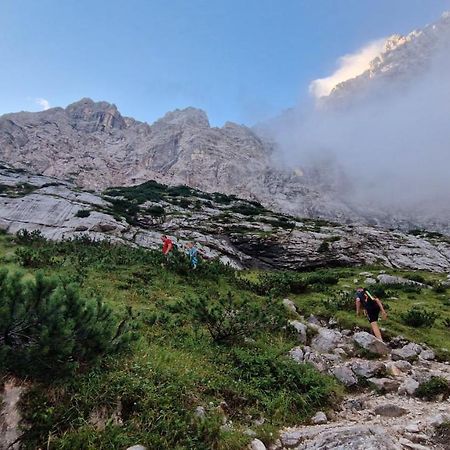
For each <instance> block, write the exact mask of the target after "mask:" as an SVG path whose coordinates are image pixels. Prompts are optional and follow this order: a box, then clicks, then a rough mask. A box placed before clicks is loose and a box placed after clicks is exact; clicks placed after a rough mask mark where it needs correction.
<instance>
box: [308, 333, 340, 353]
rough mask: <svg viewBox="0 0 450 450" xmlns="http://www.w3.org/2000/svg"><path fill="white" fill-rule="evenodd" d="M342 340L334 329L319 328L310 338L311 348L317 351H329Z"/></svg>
mask: <svg viewBox="0 0 450 450" xmlns="http://www.w3.org/2000/svg"><path fill="white" fill-rule="evenodd" d="M341 341H342V334H341V333H340V332H339V331H336V330H330V329H328V328H319V331H318V333H317V335H316V336H314V337H313V339H312V340H311V348H313V349H314V350H316V351H318V352H330V351H332V350H334V349H335V348H336V347H337V346H338V344H339V343H340V342H341Z"/></svg>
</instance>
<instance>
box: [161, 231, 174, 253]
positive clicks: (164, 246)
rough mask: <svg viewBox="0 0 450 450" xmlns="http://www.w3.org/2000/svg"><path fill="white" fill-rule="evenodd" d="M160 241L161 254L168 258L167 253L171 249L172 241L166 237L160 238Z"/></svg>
mask: <svg viewBox="0 0 450 450" xmlns="http://www.w3.org/2000/svg"><path fill="white" fill-rule="evenodd" d="M161 241H162V243H163V244H162V252H163V255H164V256H166V257H168V256H169V253H170V252H171V251H172V249H173V241H172V239H170V238H169V237H167V236H166V235H164V236H161Z"/></svg>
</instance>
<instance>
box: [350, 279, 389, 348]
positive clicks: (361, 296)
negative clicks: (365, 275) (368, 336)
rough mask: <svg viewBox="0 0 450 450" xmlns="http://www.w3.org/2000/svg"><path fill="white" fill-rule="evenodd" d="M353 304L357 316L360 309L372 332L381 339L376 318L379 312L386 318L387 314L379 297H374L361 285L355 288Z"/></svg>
mask: <svg viewBox="0 0 450 450" xmlns="http://www.w3.org/2000/svg"><path fill="white" fill-rule="evenodd" d="M355 304H356V315H357V316H359V314H360V313H361V309H362V310H363V312H364V315H365V316H366V317H367V319H368V320H369V322H370V326H371V328H372V332H373V334H374V335H375V337H376V338H378V339H380V341H382V340H383V338H382V336H381V331H380V327H379V326H378V318H379V315H380V312H381V316H382V317H383V319H384V320H386V319H387V314H386V311H385V310H384V307H383V304H382V303H381V301H380V299H379V298H378V297H374V296H373V295H372V294H371V293H370V292H369V291H368V290H367V289H366V288H362V287H361V288H358V289H357V290H356V298H355Z"/></svg>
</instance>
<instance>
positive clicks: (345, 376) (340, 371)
mask: <svg viewBox="0 0 450 450" xmlns="http://www.w3.org/2000/svg"><path fill="white" fill-rule="evenodd" d="M332 373H333V375H334V376H335V377H336V378H337V379H338V380H339V381H340V382H341V383H342V384H344V385H345V386H347V387H351V386H355V385H356V384H358V380H357V379H356V377H355V375H354V374H353V372H352V371H351V370H350V369H349V368H348V367H346V366H338V367H334V368H333V370H332Z"/></svg>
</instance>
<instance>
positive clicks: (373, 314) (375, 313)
mask: <svg viewBox="0 0 450 450" xmlns="http://www.w3.org/2000/svg"><path fill="white" fill-rule="evenodd" d="M366 312H367V318H368V319H369V322H370V323H372V322H378V317H379V315H380V308H378V306H377V307H376V308H375V307H372V308H367V309H366Z"/></svg>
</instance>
